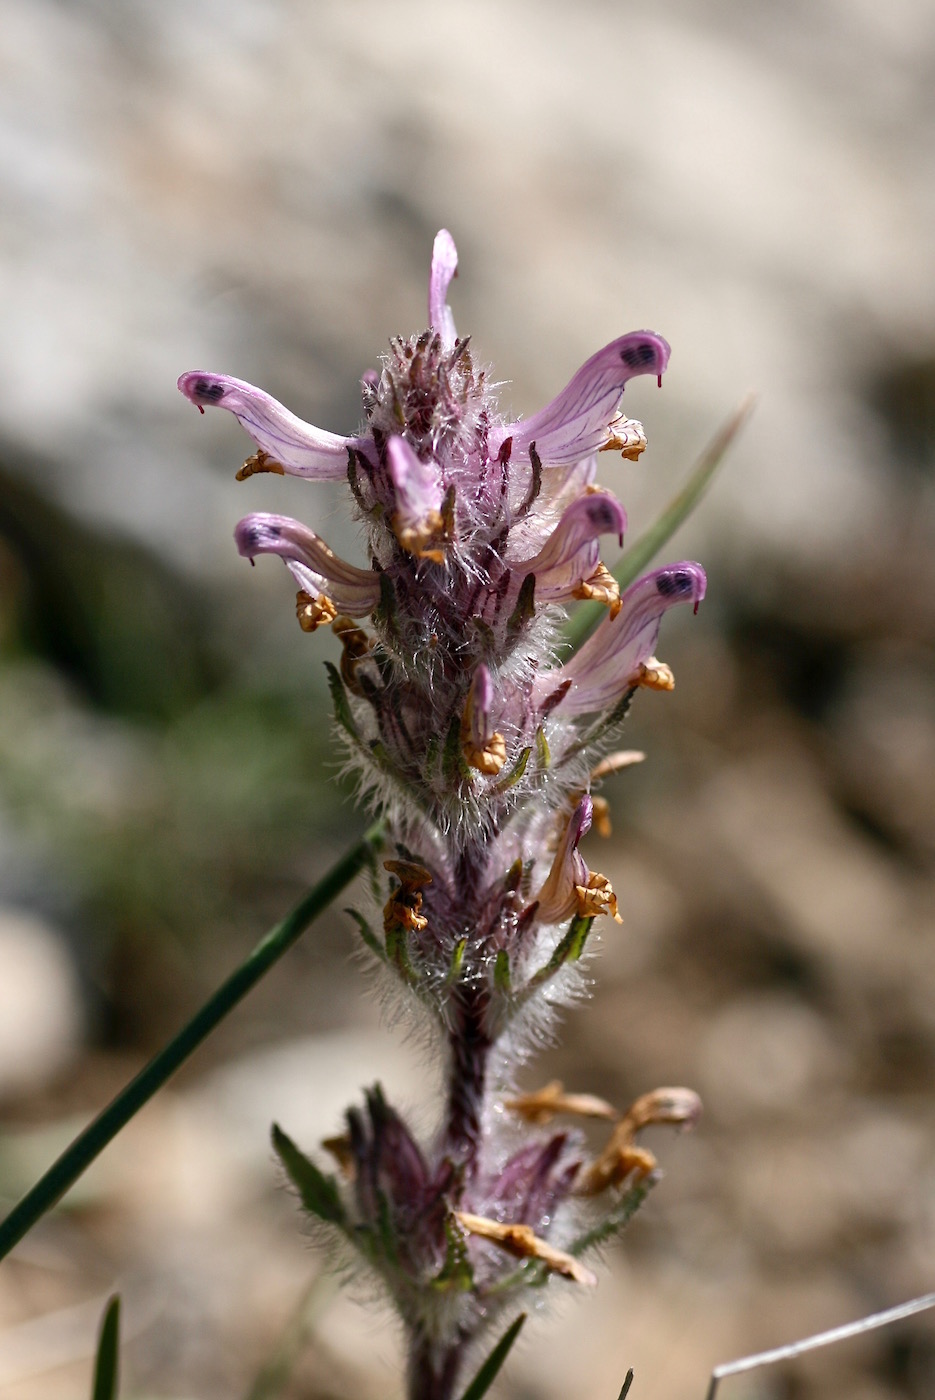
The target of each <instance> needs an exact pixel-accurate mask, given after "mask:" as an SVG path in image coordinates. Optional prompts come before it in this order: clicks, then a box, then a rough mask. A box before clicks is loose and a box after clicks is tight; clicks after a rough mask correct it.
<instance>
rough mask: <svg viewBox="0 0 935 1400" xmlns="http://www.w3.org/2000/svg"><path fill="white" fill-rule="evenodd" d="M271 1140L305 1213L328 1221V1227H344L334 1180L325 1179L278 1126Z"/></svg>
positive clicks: (328, 1177) (329, 1177) (339, 1199)
mask: <svg viewBox="0 0 935 1400" xmlns="http://www.w3.org/2000/svg"><path fill="white" fill-rule="evenodd" d="M272 1138H273V1147H274V1148H275V1151H276V1155H277V1156H278V1158H279V1160H280V1161H281V1162H282V1164H283V1166H284V1167H285V1169H286V1174H287V1175H288V1177H289V1180H290V1181H291V1182H292V1184H293V1186H294V1187H295V1188H296V1190H297V1191H298V1193H299V1196H300V1197H301V1199H302V1204H303V1206H304V1207H305V1209H306V1210H307V1211H309V1212H310V1213H311V1214H312V1215H317V1216H318V1218H319V1220H326V1221H327V1222H328V1224H329V1225H343V1224H344V1207H343V1206H342V1204H341V1196H340V1194H339V1192H338V1186H337V1182H336V1181H335V1180H334V1178H333V1177H331V1176H325V1174H324V1172H323V1171H321V1170H320V1169H319V1168H318V1167H316V1166H315V1163H314V1162H312V1161H310V1160H309V1158H308V1157H306V1155H305V1153H304V1152H300V1151H299V1149H298V1148H297V1147H296V1145H295V1143H294V1142H293V1141H292V1139H291V1138H290V1137H287V1136H286V1134H285V1133H284V1132H283V1130H282V1128H280V1126H279V1124H278V1123H274V1124H273V1131H272Z"/></svg>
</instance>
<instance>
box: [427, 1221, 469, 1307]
mask: <svg viewBox="0 0 935 1400" xmlns="http://www.w3.org/2000/svg"><path fill="white" fill-rule="evenodd" d="M445 1238H446V1240H447V1241H448V1245H447V1252H446V1254H445V1262H444V1264H443V1265H442V1267H441V1269H440V1270H439V1272H438V1273H437V1274H436V1275H435V1277H434V1278H433V1279H432V1287H433V1288H436V1289H438V1290H439V1291H440V1292H454V1291H457V1292H460V1293H467V1292H469V1291H470V1289H471V1288H473V1286H474V1270H473V1269H472V1268H471V1261H470V1258H469V1257H468V1252H467V1240H466V1239H465V1237H464V1235H463V1234H462V1232H461V1231H460V1230H459V1229H458V1226H457V1224H456V1223H455V1221H454V1220H453V1219H452V1217H451V1216H449V1217H448V1218H447V1219H446V1221H445Z"/></svg>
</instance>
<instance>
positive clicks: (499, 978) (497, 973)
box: [493, 948, 513, 993]
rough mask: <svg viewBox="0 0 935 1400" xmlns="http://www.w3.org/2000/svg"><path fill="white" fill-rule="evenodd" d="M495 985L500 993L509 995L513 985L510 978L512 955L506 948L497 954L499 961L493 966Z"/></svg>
mask: <svg viewBox="0 0 935 1400" xmlns="http://www.w3.org/2000/svg"><path fill="white" fill-rule="evenodd" d="M493 984H494V986H495V987H496V989H497V991H498V992H507V993H508V992H509V991H510V988H511V987H512V985H513V982H512V978H511V976H510V955H509V953H508V952H507V950H506V949H505V948H501V949H500V951H499V952H498V953H497V959H496V962H495V963H494V965H493Z"/></svg>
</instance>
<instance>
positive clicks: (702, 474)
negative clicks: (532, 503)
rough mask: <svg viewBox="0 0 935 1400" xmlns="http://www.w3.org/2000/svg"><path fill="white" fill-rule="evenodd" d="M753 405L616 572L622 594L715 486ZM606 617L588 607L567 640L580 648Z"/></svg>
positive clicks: (731, 423) (732, 422)
mask: <svg viewBox="0 0 935 1400" xmlns="http://www.w3.org/2000/svg"><path fill="white" fill-rule="evenodd" d="M753 405H754V398H753V395H752V394H751V395H749V396H748V397H747V398H746V399H744V401H743V403H742V404H741V405H740V407H739V408H738V409H737V410H736V412H735V413H734V414H732V415H731V417H730V418H728V420H727V422H726V423H725V424H724V426H723V427H722V428H721V429H720V431H719V432H718V433H717V435H716V436H715V437H714V439H713V440H712V441H711V442H710V443H709V444H708V446H707V447H706V448H705V450H704V452H703V453H702V454H701V457H700V458H699V459H698V461H697V463H696V464H695V467H694V469H693V471H692V473H691V476H690V477H689V478H688V480H687V481H686V483H685V485H684V486H683V487H682V489H681V491H679V492H678V493H677V494H676V495H675V496H673V497H672V500H671V501H670V502H669V504H668V505H667V506H666V507H665V509H664V510H663V512H662V514H661V515H660V516H659V517H658V519H656V520H655V521H654V523H653V524H652V525H650V527H649V529H648V530H647V531H646V532H645V533H644V534H642V535H640V537H639V539H638V540H637V541H636V542H635V544H632V545H631V546H630V548H629V549H628V550H627V551H626V553H625V554H624V556H623V558H622V559H621V561H620V563H619V564H618V565H617V567H616V568H615V569H614V570H612V572H613V576H614V578H615V579H616V580H617V582H618V583H619V585H620V591H621V593H622V592H623V590H624V589H625V588H629V586H630V584H631V583H632V582H633V581H634V579H636V578H638V577H639V575H640V574H641V573H642V572H643V571H644V569H646V568H647V567H648V566H649V565H650V564H651V563H652V561H653V559H655V557H656V555H657V554H658V553H659V551H660V549H662V547H663V545H664V544H667V543H668V541H669V540H670V539H671V538H672V536H673V535H674V534H675V532H676V530H677V529H678V528H679V526H680V525H682V524H684V522H685V521H686V520H687V519H688V517H689V516H690V515H691V513H692V511H693V510H694V509H695V506H696V505H697V504H698V502H699V501H700V500H701V498H702V496H703V495H704V493H705V491H706V490H707V489H708V486H709V485H710V484H711V478H712V477H713V476H714V473H715V472H716V471H717V469H718V467H719V466H720V465H721V462H722V461H723V460H724V457H725V455H726V453H727V450H728V448H729V447H730V445H731V443H732V442H733V441H734V438H735V437H736V436H737V434H738V433H739V432H740V429H741V428H742V427H743V425H744V423H746V421H747V419H748V418H749V417H750V414H751V412H752V411H753ZM606 614H607V610H606V608H603V607H601V605H600V604H599V603H586V604H584V606H583V607H580V608H579V609H578V611H577V612H576V613H575V614H574V616H573V617H572V618H571V619H570V621H569V623H568V625H567V627H566V628H565V636H566V638H567V640H568V641H569V642H571V644H572V646H576V647H577V646H580V645H581V643H582V642H583V641H584V639H585V637H587V636H588V634H589V633H590V632H591V631H593V629H594V627H595V625H596V624H597V623H598V622H599V621H600V619H601V618H602V617H605V616H606Z"/></svg>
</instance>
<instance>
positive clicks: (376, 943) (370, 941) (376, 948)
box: [344, 909, 386, 962]
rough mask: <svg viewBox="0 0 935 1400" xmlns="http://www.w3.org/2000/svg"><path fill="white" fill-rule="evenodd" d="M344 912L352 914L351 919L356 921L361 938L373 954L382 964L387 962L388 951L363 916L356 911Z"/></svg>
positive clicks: (348, 910) (346, 910)
mask: <svg viewBox="0 0 935 1400" xmlns="http://www.w3.org/2000/svg"><path fill="white" fill-rule="evenodd" d="M344 912H345V914H350V916H351V918H352V919H353V920H354V923H355V924H356V925H357V927H358V929H359V930H360V936H361V938H362V939H363V940H364V942H365V943H366V945H367V947H368V948H369V949H370V951H371V953H375V954H376V956H377V957H378V958H379V959H380V961H381V962H386V949H385V948H384V947H383V944H382V943H381V942H380V940H379V938H377V936H376V934H375V933H374V931H373V929H372V928H371V927H370V925H369V924H368V923H367V920H366V919H365V918H364V916H363V914H358V912H357V910H356V909H345V911H344Z"/></svg>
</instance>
